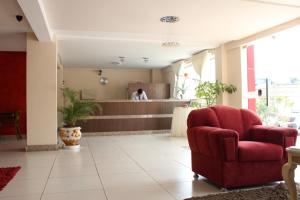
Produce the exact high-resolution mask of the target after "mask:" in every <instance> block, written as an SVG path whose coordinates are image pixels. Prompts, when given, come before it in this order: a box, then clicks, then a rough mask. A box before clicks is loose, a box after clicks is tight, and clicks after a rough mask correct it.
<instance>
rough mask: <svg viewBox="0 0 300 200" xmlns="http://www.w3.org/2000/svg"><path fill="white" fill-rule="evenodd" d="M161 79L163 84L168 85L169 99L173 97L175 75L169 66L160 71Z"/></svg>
mask: <svg viewBox="0 0 300 200" xmlns="http://www.w3.org/2000/svg"><path fill="white" fill-rule="evenodd" d="M162 79H163V82H164V83H169V84H170V97H171V98H173V95H174V85H175V74H174V71H173V69H172V67H171V66H169V67H166V68H164V69H162Z"/></svg>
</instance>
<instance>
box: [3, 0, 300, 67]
mask: <svg viewBox="0 0 300 200" xmlns="http://www.w3.org/2000/svg"><path fill="white" fill-rule="evenodd" d="M2 1H3V0H2ZM5 1H7V0H5ZM19 1H22V0H19ZM27 1H28V2H30V1H33V0H27ZM260 1H263V0H188V1H182V0H164V1H158V0H152V1H149V0H126V1H125V0H109V1H107V0H85V1H82V0H40V1H39V3H40V4H42V5H41V6H40V7H42V8H43V13H44V15H45V16H44V17H45V18H46V21H47V24H49V29H50V31H51V32H53V33H54V34H56V37H57V39H58V52H59V56H60V59H61V62H62V64H63V65H64V66H66V67H144V68H152V67H164V66H167V65H169V64H170V63H171V62H174V61H176V60H180V59H185V58H188V57H190V56H191V55H192V54H193V53H195V52H198V51H201V50H203V49H206V48H213V47H216V46H218V45H220V44H222V43H225V42H228V41H231V40H237V39H240V38H243V37H246V36H248V35H251V34H254V33H256V32H259V31H262V30H264V29H267V28H270V27H273V26H275V25H278V24H280V23H283V22H286V21H289V20H291V19H294V18H297V17H299V16H300V8H299V6H297V5H296V4H289V3H291V2H292V1H293V2H295V0H281V1H280V2H281V3H282V2H285V3H286V4H287V5H279V4H278V0H264V1H267V2H270V1H275V4H269V3H261V2H260ZM293 2H292V3H293ZM22 8H23V7H22ZM0 13H1V10H0ZM25 13H26V12H25ZM26 14H27V13H26ZM166 15H175V16H178V17H179V18H180V21H179V22H178V23H175V24H164V23H161V22H160V20H159V19H160V17H162V16H166ZM31 18H32V17H31ZM0 19H1V16H0ZM31 25H32V24H31ZM33 30H34V31H35V32H36V30H38V29H36V30H35V29H34V28H33ZM36 34H37V33H36ZM166 40H174V41H178V42H179V43H180V44H181V46H180V47H177V48H163V47H161V42H163V41H166ZM119 56H124V57H126V58H125V62H124V63H123V65H122V66H113V65H112V64H111V62H113V61H118V57H119ZM142 57H149V58H150V62H149V63H147V64H145V63H144V62H143V60H142Z"/></svg>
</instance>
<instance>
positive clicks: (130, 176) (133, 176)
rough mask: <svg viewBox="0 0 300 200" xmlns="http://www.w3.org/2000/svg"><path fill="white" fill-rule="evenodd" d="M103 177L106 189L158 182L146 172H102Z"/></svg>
mask: <svg viewBox="0 0 300 200" xmlns="http://www.w3.org/2000/svg"><path fill="white" fill-rule="evenodd" d="M101 179H102V183H103V186H104V188H105V189H107V188H122V187H123V188H126V187H137V186H140V185H145V186H147V185H153V184H154V185H155V184H157V183H156V182H155V181H154V180H153V179H152V178H151V177H150V176H148V175H147V174H146V173H144V172H135V173H116V174H101Z"/></svg>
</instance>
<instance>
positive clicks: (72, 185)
mask: <svg viewBox="0 0 300 200" xmlns="http://www.w3.org/2000/svg"><path fill="white" fill-rule="evenodd" d="M99 189H102V185H101V182H100V179H99V177H98V176H96V175H95V176H77V177H63V178H50V179H49V180H48V183H47V185H46V189H45V194H50V193H59V192H73V191H81V190H99Z"/></svg>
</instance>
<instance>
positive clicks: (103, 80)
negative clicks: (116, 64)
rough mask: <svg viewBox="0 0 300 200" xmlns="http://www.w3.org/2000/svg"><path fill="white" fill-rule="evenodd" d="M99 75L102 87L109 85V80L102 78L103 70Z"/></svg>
mask: <svg viewBox="0 0 300 200" xmlns="http://www.w3.org/2000/svg"><path fill="white" fill-rule="evenodd" d="M98 75H99V78H100V79H99V82H100V84H101V85H106V84H107V83H108V78H107V77H103V76H102V70H101V69H100V70H99V71H98Z"/></svg>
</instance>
